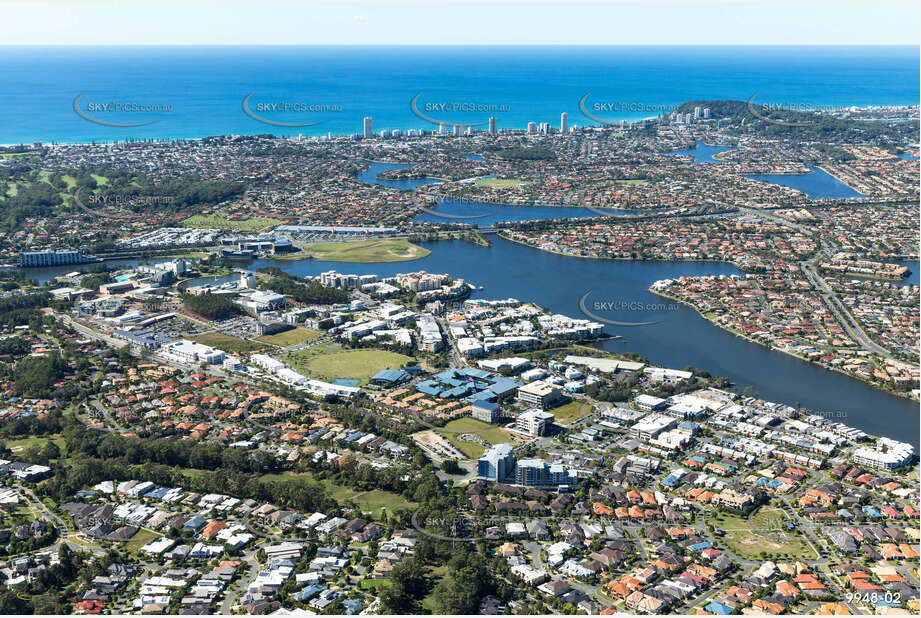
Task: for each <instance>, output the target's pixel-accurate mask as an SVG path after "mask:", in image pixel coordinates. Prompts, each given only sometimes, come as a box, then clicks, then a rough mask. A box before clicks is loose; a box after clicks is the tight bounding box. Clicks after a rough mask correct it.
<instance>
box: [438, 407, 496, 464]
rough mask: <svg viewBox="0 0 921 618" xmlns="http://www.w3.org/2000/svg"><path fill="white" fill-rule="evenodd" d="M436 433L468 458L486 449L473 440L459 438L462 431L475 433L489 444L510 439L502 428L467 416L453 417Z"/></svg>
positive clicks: (480, 453)
mask: <svg viewBox="0 0 921 618" xmlns="http://www.w3.org/2000/svg"><path fill="white" fill-rule="evenodd" d="M445 430H448V431H445ZM438 433H440V434H441V435H443V436H444V437H446V438H447V439H448V440H450V442H451V444H453V445H454V446H456V447H457V448H459V449H460V450H462V451H463V452H464V454H465V455H466V456H467V457H468V458H469V459H477V458H479V457H480V455H482V454H483V451H484V450H486V449H484V448H483V447H482V446H481V445H479V444H476V443H474V442H468V441H466V440H461V439H460V435H461V434H462V433H472V434H476V435H478V436H479V437H481V438H483V439H484V440H486V441H487V442H489V443H490V444H500V443H502V442H511V441H512V438H511V436H509V434H508V433H507V432H505V431H503V430H502V429H499V428H498V427H496V426H495V425H490V424H489V423H484V422H483V421H479V420H477V419H475V418H471V417H469V416H465V417H464V418H458V419H454V420H453V421H451V422H449V423H448V424H447V425H445V426H444V429H442V430H440V431H438Z"/></svg>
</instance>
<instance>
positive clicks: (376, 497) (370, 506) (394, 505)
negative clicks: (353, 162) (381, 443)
mask: <svg viewBox="0 0 921 618" xmlns="http://www.w3.org/2000/svg"><path fill="white" fill-rule="evenodd" d="M262 478H263V479H274V480H280V481H284V480H285V479H286V478H293V475H291V474H265V475H263V476H262ZM318 482H319V483H321V484H322V485H323V486H324V487H325V488H326V491H327V492H328V493H329V496H330V497H331V498H333V499H334V500H336V501H337V502H340V503H341V502H344V501H346V500H350V501H352V502H354V503H355V504H357V505H358V508H360V509H361V510H362V511H364V512H365V513H370V514H371V515H372V516H373V517H375V518H378V517H380V515H381V509H382V508H386V509H387V511H388V512H392V511H394V510H395V509H399V508H414V507H416V506H417V504H416V503H415V502H411V501H409V500H406V499H405V498H403V496H401V495H399V494H395V493H393V492H389V491H384V490H382V489H374V490H371V491H356V490H354V489H352V488H351V487H346V486H345V485H337V484H335V483H333V482H332V481H330V480H328V479H322V480H319V481H318Z"/></svg>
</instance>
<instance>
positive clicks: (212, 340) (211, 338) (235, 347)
mask: <svg viewBox="0 0 921 618" xmlns="http://www.w3.org/2000/svg"><path fill="white" fill-rule="evenodd" d="M189 339H191V340H192V341H197V342H198V343H201V344H204V345H210V346H211V347H212V348H217V349H218V350H224V351H225V352H229V353H231V354H251V353H253V352H263V351H265V350H268V349H269V346H267V345H265V344H262V343H256V342H255V341H247V340H245V339H239V338H238V337H231V336H230V335H225V334H224V333H204V334H201V335H195V336H193V337H189Z"/></svg>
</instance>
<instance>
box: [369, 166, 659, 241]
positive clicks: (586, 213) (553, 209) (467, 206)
mask: <svg viewBox="0 0 921 618" xmlns="http://www.w3.org/2000/svg"><path fill="white" fill-rule="evenodd" d="M472 156H478V155H468V158H469V157H472ZM481 158H482V157H481ZM409 167H412V166H411V165H409V164H406V163H380V162H370V163H369V165H368V169H366V170H365V171H364V172H362V173H360V174H358V176H357V178H358V180H360V181H362V182H365V183H368V184H372V185H380V186H384V187H390V188H392V189H399V190H401V191H413V190H416V189H418V188H420V187H423V186H425V185H431V184H438V183H440V182H441V181H440V180H437V179H435V178H413V179H410V180H387V179H381V178H378V177H377V175H378V174H380V173H381V172H385V171H387V170H392V169H407V168H409ZM430 210H434V211H436V212H437V213H438V214H433V213H429V212H425V213H422V214H421V215H419V216H418V217H416V219H415V220H416V221H427V222H430V223H448V222H456V223H471V224H476V225H477V226H479V227H488V226H491V225H493V224H495V223H498V222H506V221H537V220H540V219H587V218H590V217H598V216H622V215H635V214H637V211H635V210H622V209H617V208H604V209H598V210H597V211H595V210H589V209H587V208H579V207H574V206H507V205H501V204H489V203H486V202H478V201H471V200H457V199H453V198H445V199H443V200H441V201H440V202H439V203H438V205H437V206H435V207H430ZM654 212H659V211H657V210H648V211H643V214H652V213H654Z"/></svg>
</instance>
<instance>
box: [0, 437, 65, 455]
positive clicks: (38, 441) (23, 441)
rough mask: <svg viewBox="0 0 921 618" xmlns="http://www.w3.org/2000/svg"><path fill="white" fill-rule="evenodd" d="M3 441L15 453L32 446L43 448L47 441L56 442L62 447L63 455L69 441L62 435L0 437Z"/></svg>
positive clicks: (0, 440)
mask: <svg viewBox="0 0 921 618" xmlns="http://www.w3.org/2000/svg"><path fill="white" fill-rule="evenodd" d="M0 442H2V443H3V444H4V445H6V447H7V448H8V449H10V450H11V451H13V452H14V453H16V452H19V451H21V450H23V449H26V448H30V447H32V446H37V447H39V448H41V447H42V446H44V445H45V443H46V442H54V443H55V444H57V445H58V448H59V449H61V454H62V455H63V454H64V452H65V451H66V449H67V442H66V441H65V440H64V438H63V437H62V436H30V437H28V438H19V439H6V440H4V439H3V438H0Z"/></svg>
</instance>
